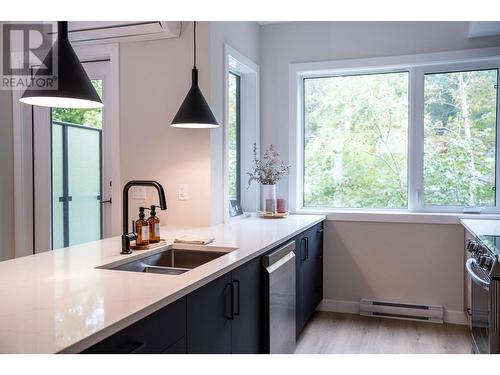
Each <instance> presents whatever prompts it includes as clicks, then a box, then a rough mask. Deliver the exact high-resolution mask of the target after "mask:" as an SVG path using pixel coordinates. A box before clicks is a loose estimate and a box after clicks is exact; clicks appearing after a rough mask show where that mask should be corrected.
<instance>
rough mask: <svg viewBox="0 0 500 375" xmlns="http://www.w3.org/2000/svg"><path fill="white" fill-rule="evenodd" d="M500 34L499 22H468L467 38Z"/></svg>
mask: <svg viewBox="0 0 500 375" xmlns="http://www.w3.org/2000/svg"><path fill="white" fill-rule="evenodd" d="M494 35H500V22H498V21H474V22H469V38H481V37H484V36H494Z"/></svg>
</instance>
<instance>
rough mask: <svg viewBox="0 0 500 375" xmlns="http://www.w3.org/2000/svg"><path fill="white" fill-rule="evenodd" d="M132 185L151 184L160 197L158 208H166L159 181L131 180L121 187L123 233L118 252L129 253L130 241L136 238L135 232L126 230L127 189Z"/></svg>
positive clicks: (163, 192)
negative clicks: (120, 247) (120, 249)
mask: <svg viewBox="0 0 500 375" xmlns="http://www.w3.org/2000/svg"><path fill="white" fill-rule="evenodd" d="M132 186H152V187H154V188H156V191H158V198H159V199H160V209H162V210H166V209H167V200H166V199H165V191H164V190H163V186H161V185H160V183H159V182H157V181H153V180H132V181H129V182H127V183H126V184H125V186H124V187H123V206H122V209H123V234H122V251H121V253H120V254H130V253H132V251H131V250H130V241H132V240H135V239H137V233H135V232H129V231H128V191H129V189H130V188H131V187H132Z"/></svg>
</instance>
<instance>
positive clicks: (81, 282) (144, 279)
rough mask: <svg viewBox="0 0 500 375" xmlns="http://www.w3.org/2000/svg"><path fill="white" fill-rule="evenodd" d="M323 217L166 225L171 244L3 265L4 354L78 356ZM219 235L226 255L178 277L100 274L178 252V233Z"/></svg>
mask: <svg viewBox="0 0 500 375" xmlns="http://www.w3.org/2000/svg"><path fill="white" fill-rule="evenodd" d="M324 219H325V217H324V216H322V215H291V216H290V217H287V218H285V219H275V220H268V219H261V218H256V217H250V218H246V219H241V220H235V221H232V222H230V223H226V224H220V225H215V226H210V227H196V228H193V227H180V226H163V227H162V228H161V234H162V238H164V239H165V240H166V244H165V245H164V246H162V247H160V248H156V249H153V250H144V251H135V252H133V253H132V254H130V255H121V254H120V251H121V238H120V237H119V236H118V237H113V238H108V239H104V240H101V241H96V242H90V243H86V244H82V245H77V246H71V247H68V248H64V249H58V250H54V251H47V252H44V253H40V254H36V255H32V256H27V257H23V258H17V259H12V260H8V261H4V262H0V298H1V300H2V304H1V305H0V353H79V352H82V351H84V350H85V349H87V348H89V347H91V346H92V345H94V344H96V343H99V342H100V341H102V340H104V339H106V338H107V337H109V336H111V335H113V334H115V333H117V332H119V331H120V330H122V329H124V328H126V327H129V326H130V325H132V324H134V323H136V322H138V321H140V320H141V319H143V318H145V317H147V316H149V315H151V314H153V313H154V312H156V311H158V310H160V309H162V308H164V307H165V306H168V305H169V304H172V303H173V302H174V301H177V300H179V299H180V298H182V297H184V296H186V295H188V294H189V293H191V292H193V291H195V290H197V289H199V288H200V287H202V286H204V285H206V284H208V283H210V282H211V281H214V280H216V279H217V278H218V277H220V276H222V275H224V274H227V273H228V272H230V271H232V270H234V269H236V268H237V267H239V266H241V265H243V264H245V263H246V262H249V261H250V260H252V259H255V258H257V257H259V256H260V255H262V254H264V253H265V252H267V251H269V250H270V249H272V248H274V247H275V246H277V245H279V244H280V243H283V242H284V241H286V240H288V239H291V238H293V237H294V236H296V235H297V234H299V233H301V232H303V231H305V230H307V229H308V228H311V227H313V226H314V225H316V224H318V223H320V222H322V221H323V220H324ZM184 234H188V235H193V236H199V237H214V238H215V241H214V242H213V243H212V244H210V245H207V248H208V249H213V250H220V249H226V250H227V251H228V252H227V254H225V255H223V256H221V257H218V258H216V259H214V260H212V261H210V262H209V263H206V264H203V265H201V266H199V267H197V268H194V269H192V270H190V271H188V272H185V273H183V274H180V275H162V274H154V273H141V272H124V271H117V270H110V269H104V268H99V267H103V266H107V265H110V264H112V265H119V264H123V263H126V262H130V261H132V260H134V259H139V258H142V257H144V256H145V255H146V254H149V253H150V254H154V253H156V252H159V251H162V250H165V249H166V248H168V247H169V246H172V244H173V240H174V238H175V237H177V236H180V235H184Z"/></svg>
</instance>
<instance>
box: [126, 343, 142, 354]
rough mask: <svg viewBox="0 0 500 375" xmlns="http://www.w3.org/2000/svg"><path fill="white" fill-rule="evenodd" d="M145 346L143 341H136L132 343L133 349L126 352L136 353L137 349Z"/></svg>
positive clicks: (139, 349)
mask: <svg viewBox="0 0 500 375" xmlns="http://www.w3.org/2000/svg"><path fill="white" fill-rule="evenodd" d="M145 346H146V343H145V342H136V343H134V347H133V349H132V350H131V351H129V352H128V354H136V353H138V352H139V351H141V350H142V349H143V348H144V347H145Z"/></svg>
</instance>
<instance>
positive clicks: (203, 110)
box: [170, 21, 219, 129]
mask: <svg viewBox="0 0 500 375" xmlns="http://www.w3.org/2000/svg"><path fill="white" fill-rule="evenodd" d="M193 48H194V54H193V70H192V72H191V88H190V89H189V91H188V93H187V95H186V97H185V98H184V101H183V102H182V104H181V106H180V108H179V110H178V111H177V114H176V115H175V117H174V119H173V120H172V123H171V124H170V126H172V127H174V128H189V129H207V128H217V127H219V124H218V123H217V120H216V119H215V116H214V114H213V113H212V110H211V109H210V106H209V105H208V103H207V101H206V100H205V97H204V96H203V93H202V92H201V90H200V87H199V85H198V69H197V68H196V21H195V22H194V26H193Z"/></svg>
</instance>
